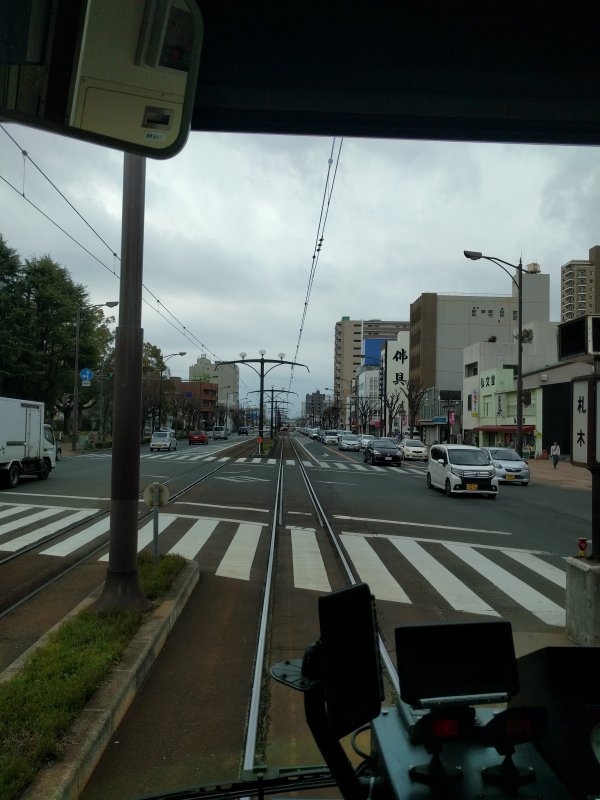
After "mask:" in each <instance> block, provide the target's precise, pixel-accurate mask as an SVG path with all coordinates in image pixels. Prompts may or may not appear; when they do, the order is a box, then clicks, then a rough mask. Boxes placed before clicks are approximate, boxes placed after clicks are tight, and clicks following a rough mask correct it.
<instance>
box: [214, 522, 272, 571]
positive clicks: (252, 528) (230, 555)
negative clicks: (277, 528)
mask: <svg viewBox="0 0 600 800" xmlns="http://www.w3.org/2000/svg"><path fill="white" fill-rule="evenodd" d="M262 528H263V526H262V525H256V524H254V523H250V522H244V523H242V524H241V525H240V526H239V527H238V529H237V532H236V534H235V536H234V537H233V540H232V542H231V544H230V545H229V547H228V548H227V552H226V553H225V556H224V558H223V560H222V561H221V563H220V564H219V568H218V569H217V571H216V573H215V574H216V575H218V576H219V577H222V578H237V580H242V581H248V580H250V570H251V569H252V563H253V561H254V556H255V555H256V548H257V547H258V542H259V539H260V534H261V531H262Z"/></svg>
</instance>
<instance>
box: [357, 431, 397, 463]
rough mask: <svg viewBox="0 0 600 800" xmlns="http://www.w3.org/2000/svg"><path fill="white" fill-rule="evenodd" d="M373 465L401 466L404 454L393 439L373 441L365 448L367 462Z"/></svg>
mask: <svg viewBox="0 0 600 800" xmlns="http://www.w3.org/2000/svg"><path fill="white" fill-rule="evenodd" d="M367 461H370V462H371V464H398V466H400V464H401V463H402V453H401V452H400V450H398V445H397V444H396V442H395V441H394V440H393V439H387V438H384V437H382V438H381V439H371V440H370V441H369V442H367V444H366V446H365V462H367Z"/></svg>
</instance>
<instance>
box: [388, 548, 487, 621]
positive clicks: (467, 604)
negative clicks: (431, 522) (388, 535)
mask: <svg viewBox="0 0 600 800" xmlns="http://www.w3.org/2000/svg"><path fill="white" fill-rule="evenodd" d="M390 541H391V543H392V544H393V545H394V547H395V548H396V549H397V550H398V551H399V552H400V553H401V554H402V555H403V556H404V557H405V558H406V560H407V561H409V562H410V564H411V566H413V567H414V568H415V569H416V570H417V571H418V572H419V573H420V574H421V575H422V576H423V577H424V578H425V580H426V581H427V582H428V583H430V584H431V585H432V587H433V588H434V589H435V590H436V592H438V593H439V594H440V595H441V596H442V597H443V598H444V600H445V601H446V602H447V603H448V604H449V605H451V606H452V608H453V609H454V610H455V611H468V612H469V613H470V614H487V615H491V616H494V617H499V616H500V614H499V613H498V612H497V611H495V610H494V609H493V608H492V607H491V606H489V605H488V604H487V603H485V602H484V601H483V600H482V599H481V598H480V597H479V596H478V595H476V594H475V592H473V591H472V590H471V589H469V587H468V586H467V585H466V584H465V583H463V582H462V581H461V580H459V579H458V578H457V577H456V575H454V574H453V573H452V572H450V570H448V569H447V568H446V567H445V566H444V565H443V564H440V562H439V561H437V559H435V558H434V557H433V556H432V555H431V554H430V553H428V552H427V550H425V548H424V547H422V546H421V545H420V544H418V543H417V542H415V541H414V540H412V539H398V538H395V539H390Z"/></svg>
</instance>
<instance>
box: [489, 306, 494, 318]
mask: <svg viewBox="0 0 600 800" xmlns="http://www.w3.org/2000/svg"><path fill="white" fill-rule="evenodd" d="M493 316H494V312H493V310H492V309H491V308H490V309H488V317H493Z"/></svg>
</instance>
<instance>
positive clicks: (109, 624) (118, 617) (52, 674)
mask: <svg viewBox="0 0 600 800" xmlns="http://www.w3.org/2000/svg"><path fill="white" fill-rule="evenodd" d="M184 565H185V560H184V559H183V558H181V557H179V556H162V557H161V558H160V559H159V560H158V561H156V562H154V561H153V560H152V557H151V556H150V555H148V554H146V553H142V554H140V557H139V559H138V570H139V577H140V583H141V586H142V590H143V591H144V593H145V595H146V597H148V599H150V600H152V601H153V602H155V603H156V604H158V603H159V602H160V598H161V597H162V596H163V595H164V594H165V593H166V591H167V590H168V589H169V587H170V585H171V583H172V582H173V580H174V578H175V577H176V576H177V574H178V573H179V572H180V570H181V569H182V567H183V566H184ZM144 618H145V614H144V613H143V612H141V611H138V610H135V609H128V610H125V611H113V612H109V613H98V612H95V611H93V610H90V609H88V610H86V611H82V612H81V613H80V614H78V615H77V616H75V617H73V619H71V620H69V621H68V622H65V624H64V625H61V626H60V628H58V629H57V630H56V631H54V632H53V633H52V634H50V636H49V639H48V643H47V645H45V646H44V647H41V648H39V649H38V650H36V651H35V652H34V653H33V654H32V655H31V657H30V658H29V659H28V660H27V662H26V663H25V666H24V667H23V670H22V671H21V672H20V673H19V674H18V675H16V676H15V677H14V678H13V679H12V680H11V681H9V682H8V683H4V684H0V797H1V798H2V800H18V798H19V797H20V796H21V795H22V793H23V792H24V790H25V789H26V788H27V786H28V785H29V784H30V783H31V781H32V780H33V778H34V777H35V775H36V774H37V772H38V771H39V770H40V769H41V767H42V766H44V764H46V763H47V762H48V761H51V760H54V759H57V758H60V757H61V750H60V742H61V738H62V737H63V736H64V734H65V733H66V731H67V730H68V729H69V727H70V725H71V724H72V723H73V721H74V720H75V718H76V717H77V715H78V714H79V713H80V712H81V711H82V710H83V708H84V707H85V705H86V703H87V702H88V700H89V699H90V697H91V696H92V695H93V693H94V692H95V691H96V689H97V688H98V687H99V686H100V684H101V683H102V682H103V681H104V680H105V678H106V677H107V675H108V674H109V672H110V671H111V669H112V668H113V667H114V666H115V665H116V664H118V663H119V661H120V660H121V657H122V654H123V652H124V650H125V648H126V647H127V645H128V644H129V642H130V641H131V638H132V637H133V635H134V634H135V633H136V631H137V630H138V628H139V627H140V625H141V623H142V621H143V619H144Z"/></svg>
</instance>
